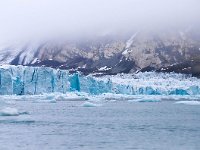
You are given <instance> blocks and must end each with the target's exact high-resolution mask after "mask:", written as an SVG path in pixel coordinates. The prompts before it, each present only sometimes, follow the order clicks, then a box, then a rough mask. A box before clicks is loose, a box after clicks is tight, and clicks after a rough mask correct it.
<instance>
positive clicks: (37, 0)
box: [0, 0, 200, 43]
mask: <svg viewBox="0 0 200 150" xmlns="http://www.w3.org/2000/svg"><path fill="white" fill-rule="evenodd" d="M199 20H200V0H0V43H1V42H4V41H8V40H10V41H12V40H17V39H21V38H31V37H35V38H37V37H43V36H44V37H45V36H54V35H57V36H58V35H59V34H63V35H68V36H70V35H79V34H80V35H81V34H82V35H84V34H100V35H101V34H102V35H103V34H107V33H110V32H123V31H128V30H135V29H136V30H138V29H140V28H154V29H156V28H158V27H174V26H175V27H177V26H184V25H193V24H197V23H198V22H199Z"/></svg>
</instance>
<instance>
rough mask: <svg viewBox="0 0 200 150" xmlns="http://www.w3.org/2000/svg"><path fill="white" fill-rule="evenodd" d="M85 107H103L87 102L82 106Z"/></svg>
mask: <svg viewBox="0 0 200 150" xmlns="http://www.w3.org/2000/svg"><path fill="white" fill-rule="evenodd" d="M82 106H83V107H98V106H101V105H100V104H94V103H91V102H85V103H83V104H82Z"/></svg>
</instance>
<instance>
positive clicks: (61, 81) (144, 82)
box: [0, 65, 200, 99]
mask: <svg viewBox="0 0 200 150" xmlns="http://www.w3.org/2000/svg"><path fill="white" fill-rule="evenodd" d="M49 93H62V94H68V95H70V94H69V93H76V94H75V95H76V96H75V97H74V95H73V94H72V95H71V96H72V97H71V98H72V99H77V97H78V95H81V93H87V94H88V95H102V94H107V96H109V94H110V97H111V98H113V94H117V95H119V96H120V95H160V96H162V95H168V96H170V95H172V96H173V95H180V96H182V95H184V96H187V95H188V96H190V95H200V79H198V78H196V77H192V76H190V75H183V74H176V73H156V72H144V73H141V72H139V73H134V74H118V75H106V76H102V77H95V76H93V75H88V76H85V75H82V74H81V73H79V72H76V73H72V74H70V73H69V71H67V70H60V69H53V68H48V67H29V66H12V65H6V66H0V95H40V94H49ZM87 94H85V95H87ZM83 95H84V94H83ZM80 97H81V96H80ZM82 97H83V99H87V96H86V97H84V96H82ZM120 97H122V96H120ZM29 98H30V97H29ZM55 98H56V97H55V96H53V97H52V96H51V95H49V97H47V99H55ZM57 98H58V99H66V96H59V97H58V96H57ZM69 98H70V97H68V98H67V99H69ZM127 98H128V97H127ZM78 99H79V98H78Z"/></svg>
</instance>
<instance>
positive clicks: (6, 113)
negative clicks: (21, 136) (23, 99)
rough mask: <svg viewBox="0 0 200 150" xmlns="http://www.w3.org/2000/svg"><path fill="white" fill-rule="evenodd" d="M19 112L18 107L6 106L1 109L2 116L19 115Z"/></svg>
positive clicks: (0, 114)
mask: <svg viewBox="0 0 200 150" xmlns="http://www.w3.org/2000/svg"><path fill="white" fill-rule="evenodd" d="M19 114H20V113H19V112H18V110H17V109H16V108H11V107H6V108H3V109H2V110H0V116H18V115H19Z"/></svg>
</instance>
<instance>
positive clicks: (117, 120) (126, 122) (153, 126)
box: [0, 100, 200, 150]
mask: <svg viewBox="0 0 200 150" xmlns="http://www.w3.org/2000/svg"><path fill="white" fill-rule="evenodd" d="M82 103H83V102H81V101H76V102H73V101H58V102H56V103H33V102H31V101H28V100H27V101H16V103H15V104H14V105H15V107H16V108H18V109H19V110H21V111H28V112H29V114H22V115H19V116H0V150H40V149H42V150H68V149H72V150H79V149H80V150H100V149H101V150H102V149H105V150H126V149H127V150H131V149H134V150H135V149H138V150H169V149H172V150H199V149H200V106H190V105H184V104H175V103H174V101H161V102H128V101H115V102H112V101H109V102H103V104H102V106H99V107H83V106H82Z"/></svg>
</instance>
